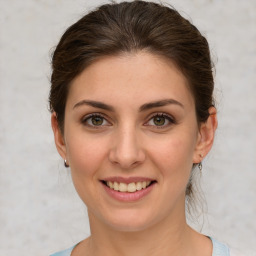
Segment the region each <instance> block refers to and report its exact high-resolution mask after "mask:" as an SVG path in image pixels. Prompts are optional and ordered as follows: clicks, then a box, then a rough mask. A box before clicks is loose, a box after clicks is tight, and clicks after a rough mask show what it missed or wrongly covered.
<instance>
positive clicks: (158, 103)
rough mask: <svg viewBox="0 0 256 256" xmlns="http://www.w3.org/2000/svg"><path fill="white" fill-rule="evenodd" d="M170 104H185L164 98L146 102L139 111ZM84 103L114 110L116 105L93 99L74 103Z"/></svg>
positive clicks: (78, 105) (76, 105) (79, 104)
mask: <svg viewBox="0 0 256 256" xmlns="http://www.w3.org/2000/svg"><path fill="white" fill-rule="evenodd" d="M170 104H174V105H178V106H180V107H182V108H184V105H183V104H182V103H180V102H179V101H177V100H174V99H164V100H159V101H154V102H149V103H145V104H143V105H142V106H141V107H140V108H139V111H140V112H142V111H146V110H149V109H151V108H157V107H163V106H166V105H170ZM83 105H87V106H92V107H94V108H100V109H104V110H108V111H111V112H114V107H112V106H110V105H107V104H105V103H102V102H99V101H93V100H81V101H79V102H78V103H76V104H75V105H74V107H73V109H75V108H77V107H80V106H83Z"/></svg>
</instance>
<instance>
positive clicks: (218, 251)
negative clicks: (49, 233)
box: [50, 237, 230, 256]
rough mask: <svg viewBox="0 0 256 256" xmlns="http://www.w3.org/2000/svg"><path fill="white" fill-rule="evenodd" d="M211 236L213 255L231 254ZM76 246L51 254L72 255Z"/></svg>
mask: <svg viewBox="0 0 256 256" xmlns="http://www.w3.org/2000/svg"><path fill="white" fill-rule="evenodd" d="M209 238H210V239H211V240H212V245H213V253H212V256H230V251H229V248H228V247H227V245H225V244H222V243H220V242H218V241H217V240H215V239H213V238H211V237H209ZM75 246H76V245H74V246H72V247H71V248H69V249H67V250H64V251H60V252H56V253H54V254H51V255H50V256H71V252H72V250H73V249H74V248H75Z"/></svg>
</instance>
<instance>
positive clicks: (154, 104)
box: [140, 99, 184, 112]
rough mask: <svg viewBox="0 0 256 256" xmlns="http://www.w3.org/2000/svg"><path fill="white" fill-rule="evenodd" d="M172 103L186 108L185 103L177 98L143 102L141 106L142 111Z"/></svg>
mask: <svg viewBox="0 0 256 256" xmlns="http://www.w3.org/2000/svg"><path fill="white" fill-rule="evenodd" d="M170 104H174V105H178V106H180V107H182V108H184V105H183V104H182V103H180V102H179V101H177V100H174V99H165V100H159V101H154V102H150V103H146V104H143V105H142V106H141V107H140V112H142V111H145V110H149V109H151V108H157V107H163V106H166V105H170Z"/></svg>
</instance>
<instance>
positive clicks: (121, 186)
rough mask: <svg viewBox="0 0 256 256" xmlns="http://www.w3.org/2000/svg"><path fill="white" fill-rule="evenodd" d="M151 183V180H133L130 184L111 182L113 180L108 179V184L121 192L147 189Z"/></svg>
mask: <svg viewBox="0 0 256 256" xmlns="http://www.w3.org/2000/svg"><path fill="white" fill-rule="evenodd" d="M150 183H151V181H142V182H136V183H135V182H132V183H129V184H126V183H123V182H120V183H118V182H116V181H115V182H111V181H107V186H108V187H109V188H111V189H114V190H116V191H120V192H130V193H132V192H135V191H137V190H142V189H145V188H146V187H147V186H148V185H149V184H150Z"/></svg>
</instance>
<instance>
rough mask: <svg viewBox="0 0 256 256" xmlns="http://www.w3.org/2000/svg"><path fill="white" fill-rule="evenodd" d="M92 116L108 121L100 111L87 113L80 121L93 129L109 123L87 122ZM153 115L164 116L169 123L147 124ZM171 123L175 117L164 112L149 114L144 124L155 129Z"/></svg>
mask: <svg viewBox="0 0 256 256" xmlns="http://www.w3.org/2000/svg"><path fill="white" fill-rule="evenodd" d="M93 117H99V118H102V119H103V122H104V121H105V122H107V123H109V121H108V120H107V118H106V117H105V115H103V114H101V113H92V114H89V115H87V116H85V117H84V118H83V119H82V121H81V122H82V123H83V124H84V125H86V126H89V127H92V128H95V129H99V128H101V127H103V126H110V125H92V124H88V123H87V122H88V120H90V119H91V118H93ZM155 117H164V118H165V121H166V120H167V121H168V122H169V123H168V124H164V125H160V126H157V125H150V124H148V123H149V122H150V121H151V120H152V119H153V118H155ZM171 124H176V121H175V119H174V118H173V117H172V116H170V115H168V114H166V113H155V114H153V115H151V116H150V117H149V119H148V121H147V122H146V123H145V124H144V125H145V126H151V127H155V128H156V129H163V128H166V127H168V126H170V125H171Z"/></svg>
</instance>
